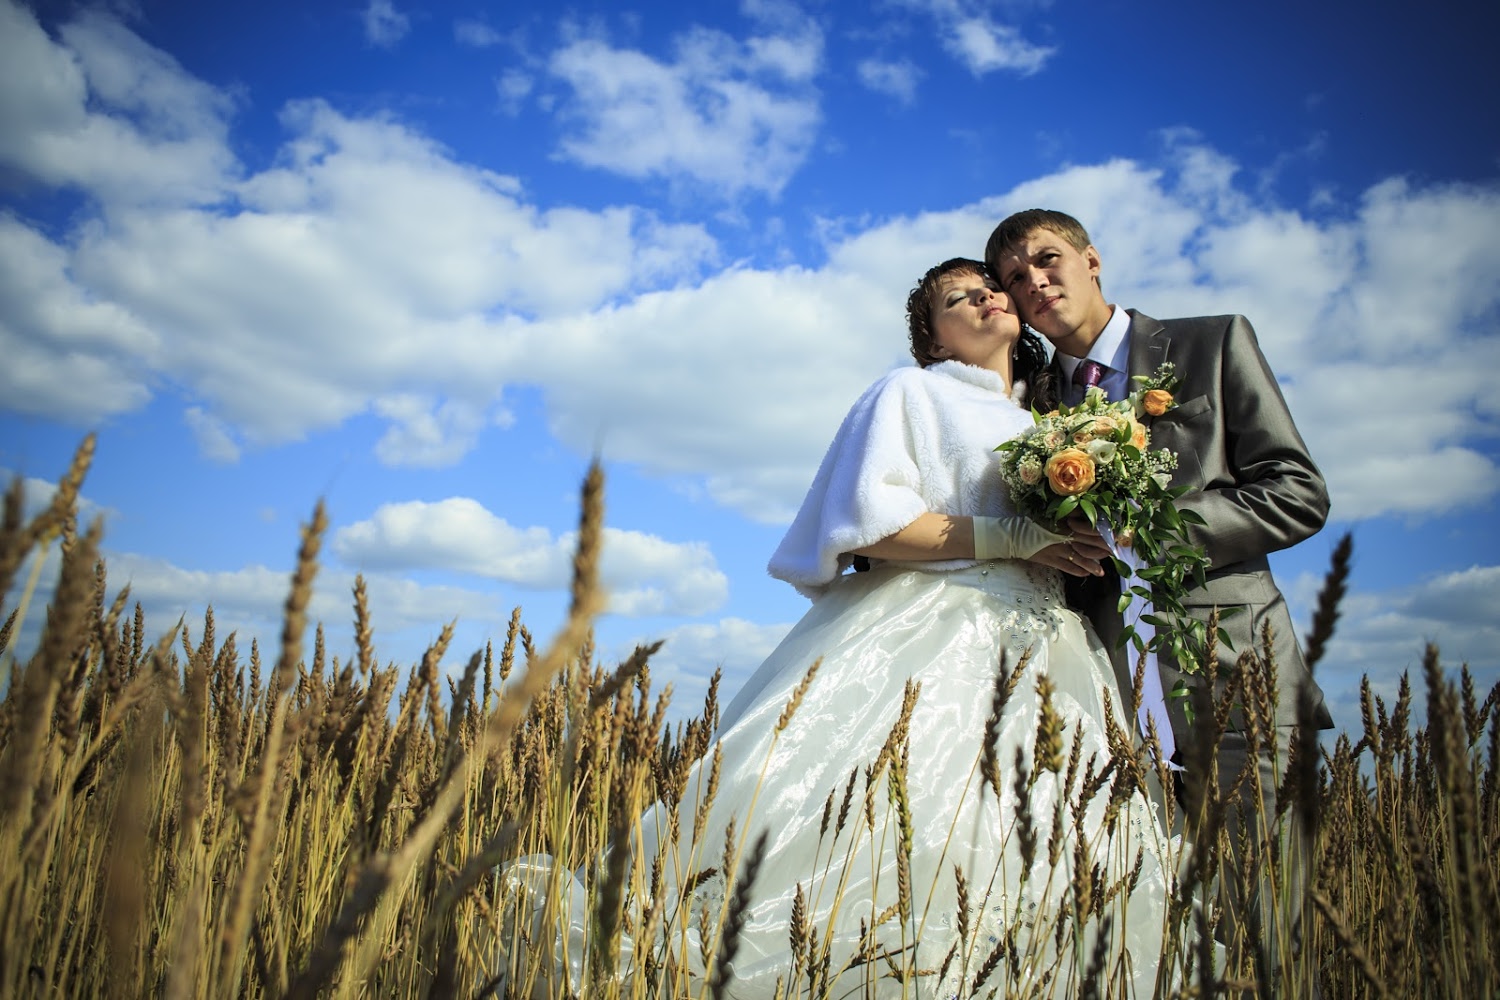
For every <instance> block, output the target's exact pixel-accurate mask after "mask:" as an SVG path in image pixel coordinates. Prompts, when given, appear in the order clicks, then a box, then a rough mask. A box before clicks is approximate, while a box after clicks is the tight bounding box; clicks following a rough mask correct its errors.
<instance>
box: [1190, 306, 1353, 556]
mask: <svg viewBox="0 0 1500 1000" xmlns="http://www.w3.org/2000/svg"><path fill="white" fill-rule="evenodd" d="M1221 350H1222V357H1221V359H1220V366H1219V379H1220V385H1219V391H1218V399H1217V404H1218V405H1219V406H1220V408H1221V418H1220V419H1221V421H1222V430H1223V438H1222V446H1223V449H1224V464H1225V466H1226V467H1227V470H1228V475H1227V476H1221V477H1218V478H1216V479H1215V480H1213V481H1209V482H1206V483H1204V484H1203V488H1202V490H1200V491H1195V492H1192V493H1189V494H1187V495H1185V496H1183V497H1182V498H1181V499H1180V500H1179V501H1178V505H1179V507H1181V508H1183V509H1187V510H1193V511H1196V512H1197V513H1198V514H1199V515H1201V516H1202V517H1203V520H1204V521H1205V522H1206V524H1204V525H1201V526H1192V527H1191V529H1190V532H1189V535H1190V537H1191V538H1192V540H1193V542H1194V543H1195V544H1199V545H1202V546H1203V547H1204V549H1205V551H1206V552H1207V553H1208V556H1209V558H1210V559H1211V560H1212V561H1213V565H1214V566H1215V567H1225V566H1229V565H1231V564H1234V563H1238V562H1243V561H1244V560H1246V559H1252V558H1257V557H1262V556H1265V555H1266V554H1267V553H1270V552H1275V551H1277V550H1278V549H1284V548H1287V547H1289V546H1291V545H1295V544H1296V543H1298V542H1300V541H1302V540H1303V539H1306V538H1310V537H1311V536H1312V535H1314V534H1316V533H1317V532H1318V531H1319V530H1320V529H1321V528H1322V527H1323V524H1324V522H1325V521H1326V520H1327V519H1328V489H1327V486H1326V484H1325V483H1324V481H1323V474H1322V473H1321V472H1319V471H1318V467H1317V465H1315V464H1314V463H1313V460H1312V456H1311V455H1309V454H1308V451H1307V445H1306V444H1305V443H1304V442H1303V440H1302V436H1301V435H1300V434H1299V433H1298V432H1297V427H1296V424H1294V423H1293V422H1292V415H1291V411H1289V410H1288V409H1287V405H1286V400H1285V398H1284V397H1283V396H1282V394H1281V389H1280V387H1279V386H1278V385H1277V384H1276V376H1275V375H1274V374H1273V373H1272V372H1271V366H1270V365H1269V364H1267V363H1266V359H1265V356H1264V355H1263V354H1262V353H1261V350H1260V345H1259V343H1258V342H1257V341H1256V338H1255V330H1254V328H1252V327H1251V325H1250V321H1249V320H1247V319H1246V318H1245V317H1243V316H1233V317H1229V318H1228V326H1227V327H1226V328H1225V330H1224V334H1223V340H1222V347H1221Z"/></svg>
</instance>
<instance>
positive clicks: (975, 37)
mask: <svg viewBox="0 0 1500 1000" xmlns="http://www.w3.org/2000/svg"><path fill="white" fill-rule="evenodd" d="M942 30H943V38H942V42H943V47H944V48H946V49H947V50H948V51H949V52H950V53H952V54H953V55H955V56H957V57H958V59H959V61H960V62H962V63H963V64H964V65H965V66H967V67H968V69H969V72H971V73H973V74H974V75H975V76H983V75H984V74H986V73H993V72H995V71H996V70H1002V69H1006V70H1013V71H1015V72H1016V73H1019V74H1020V75H1022V76H1030V75H1031V74H1032V73H1035V72H1037V71H1038V70H1040V69H1041V68H1042V66H1043V65H1045V64H1046V62H1047V60H1048V59H1049V58H1051V56H1052V54H1053V53H1054V52H1055V51H1057V50H1056V49H1052V48H1048V47H1045V46H1040V45H1033V44H1032V43H1031V42H1028V41H1027V40H1026V39H1024V38H1022V37H1021V33H1020V31H1018V30H1017V29H1015V28H1014V27H1012V26H1011V25H1008V24H1000V23H998V22H996V21H994V20H993V19H991V18H989V17H987V16H984V15H974V16H969V17H964V16H957V17H952V18H945V19H944V24H943V26H942Z"/></svg>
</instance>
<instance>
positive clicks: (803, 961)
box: [502, 259, 1170, 1000]
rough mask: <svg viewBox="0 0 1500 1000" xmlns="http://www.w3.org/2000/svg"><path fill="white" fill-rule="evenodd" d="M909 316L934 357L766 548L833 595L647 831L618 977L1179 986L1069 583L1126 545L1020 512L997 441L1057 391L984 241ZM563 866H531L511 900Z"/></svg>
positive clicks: (927, 290) (924, 993)
mask: <svg viewBox="0 0 1500 1000" xmlns="http://www.w3.org/2000/svg"><path fill="white" fill-rule="evenodd" d="M907 320H908V327H909V332H910V338H911V350H912V354H913V356H914V357H915V358H916V361H917V366H916V367H904V368H900V369H897V370H895V371H892V372H891V373H889V374H887V375H886V376H885V377H883V378H881V379H880V380H879V381H877V382H876V383H875V384H874V385H873V386H871V387H870V388H869V389H868V390H867V391H866V392H865V393H864V395H863V396H861V397H860V399H859V400H858V401H857V402H856V403H855V404H854V406H853V408H852V409H851V410H850V412H849V414H848V416H847V417H846V418H845V420H844V422H843V424H842V426H841V427H840V428H839V431H838V433H837V435H836V436H835V438H834V440H833V443H832V445H831V446H830V447H829V450H828V452H827V454H826V456H825V457H824V459H823V462H822V465H821V466H820V468H819V469H818V472H817V475H816V477H815V478H814V480H813V483H812V486H811V488H810V489H809V491H808V494H807V497H806V499H805V500H804V502H803V504H802V507H801V509H800V511H799V513H798V514H797V517H796V519H795V520H794V521H793V523H792V526H791V528H790V530H789V531H788V532H787V534H786V537H785V538H784V539H783V541H782V542H781V545H780V546H779V547H778V548H777V550H776V553H775V554H774V555H773V556H772V558H771V562H770V571H771V573H772V575H774V576H776V577H778V578H780V579H782V580H785V581H787V582H788V583H790V584H792V585H793V586H795V587H796V588H797V589H798V590H799V591H800V592H802V593H803V594H805V595H807V596H808V597H810V598H811V599H812V601H813V604H812V607H811V608H810V609H809V610H808V612H807V613H806V615H805V616H804V617H803V618H802V620H801V621H800V622H798V623H797V625H796V626H795V627H794V628H793V629H792V630H791V632H790V633H789V634H788V635H787V636H786V638H785V639H784V640H783V641H782V643H781V644H780V645H779V646H778V647H777V648H776V650H775V651H774V652H772V654H771V655H770V657H769V658H768V659H767V660H766V661H765V663H764V664H763V665H762V666H761V667H760V669H759V670H757V671H756V673H755V674H754V675H753V676H752V677H751V678H750V679H749V681H748V682H747V683H746V684H745V686H744V687H743V689H742V690H741V691H740V692H739V693H738V694H737V696H736V697H735V698H734V700H733V701H732V702H731V703H730V704H729V706H728V707H727V708H726V709H725V711H724V713H723V715H722V717H721V723H720V730H719V736H718V738H717V740H716V744H715V746H714V747H713V748H712V749H711V750H710V752H709V754H708V755H706V756H705V757H704V759H703V760H702V761H701V762H700V764H699V766H698V767H697V768H696V769H695V772H694V774H693V776H692V778H690V780H689V784H688V790H687V793H686V794H685V795H684V796H683V799H682V801H681V802H680V803H677V804H675V805H672V804H666V803H662V804H658V805H657V806H656V807H655V808H654V809H653V810H652V811H650V812H648V813H647V815H646V816H644V817H643V818H642V820H641V823H640V825H639V835H638V839H637V841H636V850H635V857H636V858H637V859H638V861H639V862H640V863H639V864H637V865H636V877H635V879H634V883H633V884H634V885H635V887H636V890H635V891H636V893H637V894H638V896H639V897H640V898H641V899H644V900H647V901H648V902H653V901H659V905H652V906H651V909H652V910H653V912H654V913H655V914H657V916H656V917H655V918H653V919H652V920H651V921H650V922H649V925H648V926H647V927H646V930H645V931H644V932H643V931H642V929H641V925H639V924H638V925H637V926H636V928H635V932H636V939H635V940H634V941H631V940H629V939H628V937H627V940H625V941H624V942H623V943H622V947H623V949H624V954H623V955H622V957H621V970H622V971H621V974H620V978H621V980H628V979H629V978H630V977H631V976H632V975H635V974H637V973H639V971H640V970H641V969H643V968H645V967H647V966H648V965H649V966H650V967H652V968H653V969H656V970H658V975H659V979H658V980H657V981H658V982H661V983H663V984H665V988H664V989H663V990H662V991H661V992H660V993H659V994H658V993H655V992H654V987H651V988H649V989H648V988H644V987H642V988H641V989H640V990H638V991H637V992H636V995H660V996H664V997H665V996H671V997H676V996H682V995H695V996H696V995H699V994H700V993H702V992H704V990H705V988H707V987H710V986H711V987H712V988H713V989H714V991H715V995H722V996H729V997H743V998H756V1000H762V998H763V1000H772V998H774V997H791V996H830V997H943V998H947V997H962V996H969V995H978V996H984V995H987V994H988V993H989V991H990V990H995V991H997V992H996V995H998V996H1007V995H1037V996H1052V997H1058V996H1070V995H1076V994H1077V993H1079V992H1080V991H1081V989H1082V984H1083V983H1085V982H1086V981H1090V980H1091V981H1092V982H1093V984H1094V992H1096V993H1097V994H1098V995H1100V996H1128V997H1136V996H1139V997H1148V996H1151V995H1153V993H1154V992H1155V988H1156V977H1157V972H1158V965H1159V958H1160V956H1161V954H1162V942H1163V935H1164V925H1165V922H1166V909H1167V900H1168V895H1169V888H1168V883H1169V864H1170V853H1169V850H1168V842H1167V837H1166V835H1165V833H1164V831H1163V829H1162V826H1161V823H1160V819H1159V816H1158V812H1157V809H1156V807H1155V806H1154V804H1153V802H1152V800H1151V798H1150V797H1149V796H1148V794H1147V792H1146V791H1145V789H1146V781H1145V779H1144V778H1143V776H1142V774H1141V771H1140V767H1139V765H1138V764H1137V763H1136V758H1135V757H1134V756H1133V755H1131V754H1130V753H1129V737H1128V736H1127V735H1126V734H1127V733H1128V729H1127V723H1126V722H1125V719H1126V715H1125V708H1126V706H1125V705H1124V704H1123V703H1122V699H1121V695H1120V692H1119V691H1118V689H1117V687H1116V684H1115V680H1114V673H1113V670H1112V669H1111V667H1110V663H1109V659H1108V656H1107V654H1106V652H1105V650H1104V649H1103V648H1102V646H1101V645H1100V642H1099V640H1098V638H1097V637H1096V635H1095V634H1094V632H1093V630H1092V628H1091V627H1090V626H1088V624H1087V623H1086V622H1085V621H1084V620H1082V619H1080V617H1079V616H1078V615H1077V614H1076V613H1075V612H1073V611H1071V610H1069V609H1068V608H1067V607H1066V606H1065V605H1064V603H1063V598H1062V574H1063V573H1070V574H1074V575H1084V574H1096V575H1097V574H1099V573H1101V572H1102V570H1101V568H1100V561H1101V559H1103V558H1105V557H1106V556H1107V553H1108V550H1107V549H1106V548H1105V547H1104V543H1103V542H1102V541H1101V540H1100V539H1099V538H1098V536H1097V535H1096V534H1094V533H1093V532H1091V531H1089V530H1088V529H1087V528H1080V529H1079V530H1077V531H1075V532H1074V534H1072V535H1071V536H1068V537H1064V536H1060V535H1055V534H1052V533H1050V532H1048V531H1046V530H1044V529H1042V528H1041V527H1039V526H1037V525H1035V524H1033V523H1032V522H1030V521H1027V520H1025V519H1023V518H1021V517H1019V516H1018V515H1017V514H1016V512H1015V511H1014V509H1013V508H1012V507H1011V506H1010V504H1009V502H1008V499H1007V494H1006V490H1005V487H1004V485H1003V484H1002V482H1001V478H1000V475H999V473H998V464H997V459H996V456H995V455H994V453H993V449H994V447H995V445H997V444H999V443H1000V442H1001V441H1004V440H1006V439H1007V438H1009V437H1012V436H1014V435H1016V434H1018V433H1020V432H1021V431H1023V430H1024V429H1025V428H1027V427H1029V426H1030V425H1031V423H1032V419H1031V415H1030V412H1029V410H1028V409H1027V406H1028V405H1035V406H1037V407H1038V408H1039V409H1046V408H1049V407H1050V406H1051V405H1053V403H1054V400H1052V399H1049V398H1048V396H1049V395H1050V394H1051V393H1050V386H1049V385H1048V384H1047V379H1046V375H1045V353H1044V351H1043V348H1042V345H1041V342H1040V340H1039V339H1038V338H1037V337H1036V335H1035V334H1034V333H1031V332H1030V331H1023V329H1022V326H1021V323H1020V320H1019V319H1018V318H1017V315H1016V312H1015V310H1014V308H1013V307H1012V305H1011V303H1010V301H1009V299H1008V298H1007V297H1006V295H1005V293H1004V292H1002V291H1000V290H999V288H998V286H997V285H996V284H995V282H994V281H993V279H992V278H991V277H990V275H989V273H988V272H987V270H986V269H985V266H984V265H983V264H982V263H980V262H978V261H972V260H966V259H955V260H950V261H946V262H944V263H942V264H939V265H938V266H936V267H934V268H932V269H931V270H930V271H928V272H927V274H926V275H925V276H924V277H923V278H922V280H921V281H920V282H919V283H918V284H917V286H916V287H915V288H914V289H913V290H912V292H911V294H910V296H909V298H908V301H907ZM1028 380H1029V381H1030V382H1032V383H1033V387H1032V388H1031V389H1030V390H1028V385H1027V383H1028ZM1028 391H1030V393H1031V395H1030V398H1028ZM857 562H858V563H861V564H863V565H861V566H860V567H859V568H864V567H865V566H868V571H866V572H848V570H850V569H851V567H852V566H854V565H855V564H856V563H857ZM555 877H556V876H555V873H554V872H552V870H551V868H550V867H549V865H548V863H547V861H546V859H544V858H538V857H530V858H522V859H519V860H518V861H516V862H513V863H512V864H511V865H509V866H508V867H507V868H506V869H505V870H504V878H503V879H502V881H503V882H504V884H505V885H506V886H508V887H509V890H510V891H511V892H512V893H513V895H512V897H511V898H512V899H513V900H515V901H516V902H513V903H512V906H513V909H512V910H511V911H509V912H510V913H511V914H512V916H513V917H514V916H515V915H518V914H521V913H531V915H532V917H533V919H535V918H536V917H537V915H539V914H540V912H541V904H540V903H538V902H535V901H534V898H539V897H540V896H542V895H544V890H543V889H542V886H543V885H544V883H545V882H546V880H548V879H551V878H555ZM572 891H573V893H574V896H575V898H581V897H580V895H579V894H580V893H581V887H580V886H578V885H576V884H575V885H574V886H573V888H572ZM528 897H533V902H532V904H531V905H533V906H535V907H537V909H536V910H535V911H534V912H533V911H528V910H527V909H526V906H527V905H528V904H527V903H526V900H527V899H528ZM564 908H565V909H566V908H567V904H566V901H565V903H564ZM572 911H573V912H572V913H571V917H569V915H568V914H566V913H565V914H563V915H562V919H561V920H560V921H558V922H559V923H561V924H562V925H563V927H564V929H563V930H562V931H560V932H559V934H558V943H559V947H558V949H557V950H558V952H559V956H561V955H562V954H563V953H571V954H572V955H573V956H574V961H572V962H571V963H570V964H572V965H573V976H572V977H571V978H572V979H573V982H574V984H575V989H576V984H577V979H576V976H577V971H578V969H577V961H576V956H577V955H579V954H581V953H582V952H583V951H584V950H585V949H584V946H583V943H582V935H583V933H584V931H585V929H586V924H587V916H586V913H587V908H586V906H584V905H583V904H582V903H581V902H578V903H576V904H575V905H574V906H573V907H572ZM552 919H556V915H555V914H554V915H553V918H552ZM570 921H571V924H572V926H571V928H570V929H569V928H568V926H567V925H568V924H569V922H570ZM536 929H539V928H534V930H536ZM532 940H536V937H535V934H534V933H533V934H532ZM570 940H571V942H572V944H571V947H569V941H570ZM643 952H646V953H649V955H650V958H649V961H648V960H646V959H645V958H644V957H643V955H642V954H641V953H643ZM638 986H639V984H638ZM626 992H631V990H628V989H627V990H626Z"/></svg>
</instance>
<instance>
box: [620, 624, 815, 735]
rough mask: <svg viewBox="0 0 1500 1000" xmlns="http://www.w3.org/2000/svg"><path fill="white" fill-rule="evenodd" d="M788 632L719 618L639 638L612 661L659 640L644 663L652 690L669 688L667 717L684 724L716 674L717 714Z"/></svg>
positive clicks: (781, 626) (698, 707)
mask: <svg viewBox="0 0 1500 1000" xmlns="http://www.w3.org/2000/svg"><path fill="white" fill-rule="evenodd" d="M791 627H792V626H791V625H790V624H789V623H782V624H775V625H760V624H757V623H755V622H749V621H745V620H744V619H742V618H725V619H723V620H721V621H719V622H716V623H710V624H694V625H683V626H679V627H677V628H674V629H670V630H668V631H667V632H666V633H665V634H660V635H655V636H647V637H642V638H640V639H637V640H635V641H634V642H632V643H629V644H626V645H621V646H620V647H619V648H618V650H617V655H618V656H619V657H620V658H621V659H623V658H624V657H625V656H628V655H629V653H630V650H631V649H633V648H634V647H635V646H636V645H643V644H646V643H649V642H654V641H656V640H658V639H660V640H662V648H661V649H660V650H659V651H657V653H656V655H655V656H653V657H652V658H651V660H650V667H651V681H652V690H653V691H655V692H657V693H660V692H661V691H662V689H663V688H664V687H665V686H666V685H668V684H670V685H671V686H672V702H671V714H672V716H674V717H677V718H688V717H691V716H696V715H698V714H699V713H701V712H702V710H703V699H704V697H705V696H706V695H707V694H708V685H709V681H710V680H712V678H713V675H714V672H715V671H716V670H717V671H722V677H721V678H720V680H719V708H720V709H721V710H722V709H723V708H724V707H725V706H726V705H728V703H729V701H730V700H731V699H732V698H733V697H734V695H735V693H736V692H737V691H739V690H740V689H741V688H742V687H743V686H744V684H745V680H746V679H747V678H748V677H749V676H750V675H751V674H752V673H754V672H755V669H756V668H757V667H759V666H760V665H761V663H762V662H764V661H765V659H766V657H767V656H769V655H770V654H771V651H772V650H773V649H775V648H776V645H777V644H778V643H779V642H781V640H782V638H784V637H785V636H786V634H787V632H789V631H790V630H791Z"/></svg>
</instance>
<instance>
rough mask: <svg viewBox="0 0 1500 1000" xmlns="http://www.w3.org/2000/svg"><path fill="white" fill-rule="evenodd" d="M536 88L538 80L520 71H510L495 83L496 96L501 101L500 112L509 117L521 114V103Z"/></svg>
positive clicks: (502, 74) (501, 75)
mask: <svg viewBox="0 0 1500 1000" xmlns="http://www.w3.org/2000/svg"><path fill="white" fill-rule="evenodd" d="M535 87H536V78H535V77H533V76H532V75H531V74H530V73H527V72H524V71H522V70H518V69H508V70H506V71H505V72H504V73H501V74H500V77H499V79H497V80H496V81H495V94H496V96H497V97H498V98H499V99H500V110H501V111H503V112H505V113H506V114H508V115H515V114H519V113H520V111H521V102H522V101H524V100H526V98H527V96H528V95H530V94H531V92H532V90H533V89H535Z"/></svg>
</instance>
